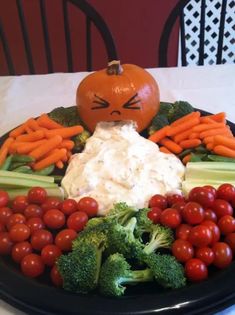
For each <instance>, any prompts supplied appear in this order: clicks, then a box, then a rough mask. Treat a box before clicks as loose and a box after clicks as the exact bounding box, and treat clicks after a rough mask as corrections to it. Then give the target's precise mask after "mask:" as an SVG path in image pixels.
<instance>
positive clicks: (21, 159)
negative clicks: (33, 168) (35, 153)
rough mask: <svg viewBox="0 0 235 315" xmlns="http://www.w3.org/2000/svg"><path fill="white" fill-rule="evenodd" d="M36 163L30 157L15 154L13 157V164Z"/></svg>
mask: <svg viewBox="0 0 235 315" xmlns="http://www.w3.org/2000/svg"><path fill="white" fill-rule="evenodd" d="M34 161H35V159H34V158H33V157H31V156H29V155H20V154H14V155H13V157H12V162H18V163H31V162H34Z"/></svg>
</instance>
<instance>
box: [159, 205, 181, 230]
mask: <svg viewBox="0 0 235 315" xmlns="http://www.w3.org/2000/svg"><path fill="white" fill-rule="evenodd" d="M160 222H161V224H162V225H165V226H167V227H169V228H172V229H175V228H176V227H177V226H179V225H180V223H181V215H180V214H179V211H177V210H176V209H174V208H167V209H165V210H163V211H162V213H161V216H160Z"/></svg>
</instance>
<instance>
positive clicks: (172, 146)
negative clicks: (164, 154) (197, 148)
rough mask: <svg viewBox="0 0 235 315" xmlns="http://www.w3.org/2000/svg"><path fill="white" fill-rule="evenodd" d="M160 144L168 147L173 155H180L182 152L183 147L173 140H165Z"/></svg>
mask: <svg viewBox="0 0 235 315" xmlns="http://www.w3.org/2000/svg"><path fill="white" fill-rule="evenodd" d="M160 144H161V145H163V146H164V147H166V148H167V149H168V150H169V151H171V152H172V153H175V154H178V153H180V152H182V150H183V149H182V148H181V146H179V145H178V144H177V143H176V142H174V141H173V140H170V139H169V138H164V139H162V140H161V141H160Z"/></svg>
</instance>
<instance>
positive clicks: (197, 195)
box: [188, 187, 215, 208]
mask: <svg viewBox="0 0 235 315" xmlns="http://www.w3.org/2000/svg"><path fill="white" fill-rule="evenodd" d="M188 199H189V201H195V202H198V203H199V204H200V205H201V206H202V207H205V208H210V207H211V206H212V205H213V202H214V200H215V196H214V194H213V193H211V192H210V191H209V190H208V189H206V188H204V187H195V188H193V189H192V190H191V191H190V193H189V196H188Z"/></svg>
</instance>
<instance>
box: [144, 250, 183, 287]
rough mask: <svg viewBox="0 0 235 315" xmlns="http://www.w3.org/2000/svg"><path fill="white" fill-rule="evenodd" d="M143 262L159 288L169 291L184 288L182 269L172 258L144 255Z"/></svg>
mask: <svg viewBox="0 0 235 315" xmlns="http://www.w3.org/2000/svg"><path fill="white" fill-rule="evenodd" d="M144 260H145V263H146V264H147V266H148V267H149V268H150V269H151V271H152V272H153V274H154V278H155V280H156V281H157V282H158V283H159V284H160V285H161V286H163V287H165V288H171V289H178V288H181V287H183V286H185V284H186V278H185V275H184V268H183V266H182V265H181V264H180V263H179V262H178V261H177V260H176V259H175V257H174V256H171V255H160V254H155V253H152V254H150V255H146V256H145V259H144Z"/></svg>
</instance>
